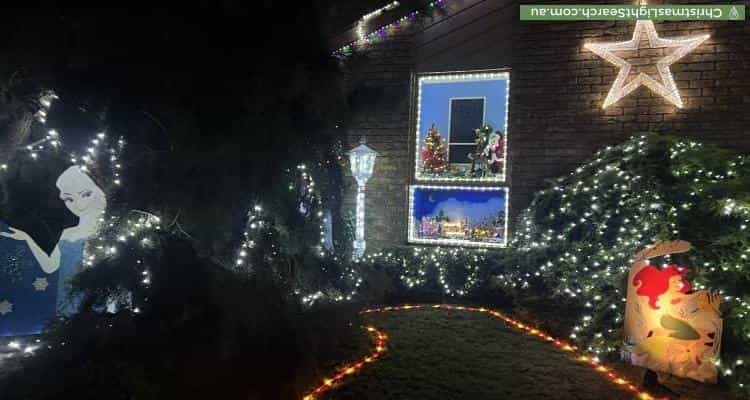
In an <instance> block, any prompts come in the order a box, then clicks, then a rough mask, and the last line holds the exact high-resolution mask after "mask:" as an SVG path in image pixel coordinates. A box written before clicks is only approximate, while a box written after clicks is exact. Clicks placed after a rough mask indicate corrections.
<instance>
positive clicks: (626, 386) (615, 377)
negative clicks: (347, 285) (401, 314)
mask: <svg viewBox="0 0 750 400" xmlns="http://www.w3.org/2000/svg"><path fill="white" fill-rule="evenodd" d="M423 309H430V310H434V311H443V310H445V311H469V312H476V313H482V314H487V315H489V316H491V317H493V318H497V319H500V320H502V321H503V322H505V323H506V324H507V325H509V326H511V327H513V328H515V329H518V330H520V331H522V332H525V333H527V334H528V335H530V336H533V337H536V338H538V339H541V340H544V341H545V342H547V343H550V344H553V345H554V346H555V347H557V348H558V349H560V350H562V351H564V352H568V353H570V354H571V355H572V357H573V359H575V360H577V361H579V362H581V363H583V364H584V365H587V366H589V367H591V368H592V369H593V370H595V371H596V372H598V373H599V374H601V375H603V376H604V377H606V379H607V380H609V381H610V382H612V383H613V384H615V385H616V388H617V389H619V390H626V391H628V392H630V393H632V394H633V395H635V396H637V398H639V399H642V400H657V397H655V396H653V395H651V394H650V393H649V392H647V391H645V390H642V389H639V388H638V387H637V386H636V385H635V384H634V383H632V382H630V381H629V380H627V379H625V378H624V377H623V376H621V375H619V374H618V373H617V372H615V370H614V369H612V368H610V367H608V366H606V365H604V364H602V363H601V362H600V361H599V360H598V359H596V358H592V357H589V356H587V355H584V354H581V353H580V352H579V350H578V348H577V347H576V346H575V345H572V344H570V343H567V342H565V341H564V340H561V339H558V338H555V337H553V336H551V335H549V334H547V333H545V332H544V331H542V330H540V329H538V328H535V327H533V326H531V325H529V324H527V323H524V322H522V321H520V320H517V319H514V318H512V317H509V316H508V315H506V314H504V313H502V312H499V311H495V310H492V309H489V308H485V307H471V306H459V305H450V304H432V305H410V304H406V305H401V306H391V307H381V308H370V309H366V310H363V311H362V312H361V314H373V313H385V312H398V311H410V310H423ZM310 399H314V398H310ZM662 399H665V400H668V398H666V397H664V398H662Z"/></svg>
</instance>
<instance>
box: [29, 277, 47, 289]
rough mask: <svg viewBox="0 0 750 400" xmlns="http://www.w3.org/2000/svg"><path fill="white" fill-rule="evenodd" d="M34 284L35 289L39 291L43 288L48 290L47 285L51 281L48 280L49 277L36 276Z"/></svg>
mask: <svg viewBox="0 0 750 400" xmlns="http://www.w3.org/2000/svg"><path fill="white" fill-rule="evenodd" d="M32 285H33V286H34V290H36V291H37V292H41V291H43V290H47V287H48V286H49V282H47V278H36V279H34V283H32Z"/></svg>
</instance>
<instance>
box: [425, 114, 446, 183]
mask: <svg viewBox="0 0 750 400" xmlns="http://www.w3.org/2000/svg"><path fill="white" fill-rule="evenodd" d="M447 168H448V157H447V155H446V152H445V145H444V144H443V138H442V137H441V136H440V132H438V130H437V128H435V124H432V126H431V127H430V129H429V130H427V137H426V138H425V139H424V147H423V148H422V172H428V173H440V172H445V170H446V169H447Z"/></svg>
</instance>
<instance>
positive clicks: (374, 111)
mask: <svg viewBox="0 0 750 400" xmlns="http://www.w3.org/2000/svg"><path fill="white" fill-rule="evenodd" d="M411 44H412V42H411V34H410V33H408V32H404V33H403V34H402V35H400V36H397V37H392V38H390V39H389V40H387V41H384V42H382V43H380V44H379V45H378V46H376V47H374V48H372V49H371V50H370V51H369V52H368V53H367V54H366V59H364V60H350V62H351V64H344V67H345V68H346V71H347V72H348V74H349V79H348V81H349V90H350V92H351V94H350V100H351V105H352V114H351V115H350V120H349V123H348V126H347V141H348V143H347V148H348V149H351V148H354V147H355V146H356V145H357V144H358V143H359V139H360V138H361V137H364V138H365V139H366V141H367V145H368V146H370V147H371V148H373V149H374V150H375V151H377V152H378V158H377V159H376V161H375V171H374V172H373V176H372V178H371V179H370V181H369V182H368V184H367V192H366V196H365V204H366V208H367V212H366V214H365V226H366V228H365V239H366V241H367V246H368V250H371V249H379V248H382V247H383V246H385V245H388V244H393V243H404V242H406V228H407V225H406V219H407V214H406V202H407V186H408V182H409V181H408V180H409V174H408V172H409V171H410V169H409V166H410V165H411V161H410V160H411V158H410V152H409V150H410V140H409V135H408V132H409V101H410V79H411V71H412V67H413V64H414V57H413V53H414V51H413V48H412V45H411ZM346 182H347V188H346V191H345V193H346V196H345V198H344V208H345V211H350V212H352V214H353V212H354V209H355V201H354V194H355V192H356V187H357V185H356V182H355V181H354V178H352V177H351V176H350V175H349V176H348V177H347V179H346Z"/></svg>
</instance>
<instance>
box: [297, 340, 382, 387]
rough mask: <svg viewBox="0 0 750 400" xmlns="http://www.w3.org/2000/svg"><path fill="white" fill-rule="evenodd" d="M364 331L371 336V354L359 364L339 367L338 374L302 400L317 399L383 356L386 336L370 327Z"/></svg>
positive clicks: (325, 380)
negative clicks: (372, 347)
mask: <svg viewBox="0 0 750 400" xmlns="http://www.w3.org/2000/svg"><path fill="white" fill-rule="evenodd" d="M365 329H366V330H367V332H369V333H370V334H371V335H372V337H373V341H374V342H375V348H374V349H373V352H372V354H370V355H369V356H367V357H365V358H363V359H362V360H361V361H359V362H356V363H353V364H347V365H344V366H342V367H339V368H338V371H339V372H338V373H337V374H336V375H333V376H331V377H329V378H325V379H323V384H322V385H320V386H318V387H317V388H315V389H314V390H313V391H312V392H311V393H309V394H307V395H305V396H304V397H303V400H315V399H318V398H319V397H320V395H322V394H323V393H325V392H327V391H329V390H331V389H332V388H334V386H335V385H337V384H340V383H341V382H342V381H343V380H344V379H345V378H347V377H349V376H352V375H354V374H356V373H357V372H359V371H360V370H361V369H362V368H363V367H365V365H367V364H371V363H373V362H375V361H377V360H379V359H380V358H381V357H382V356H383V353H385V351H386V344H387V342H388V336H387V335H386V334H385V333H383V332H382V331H379V330H377V329H376V328H374V327H372V326H368V327H365Z"/></svg>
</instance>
